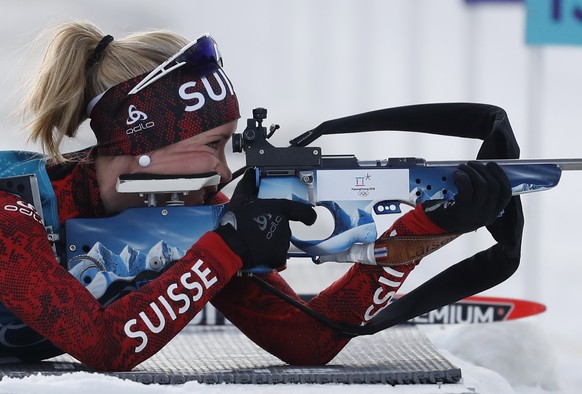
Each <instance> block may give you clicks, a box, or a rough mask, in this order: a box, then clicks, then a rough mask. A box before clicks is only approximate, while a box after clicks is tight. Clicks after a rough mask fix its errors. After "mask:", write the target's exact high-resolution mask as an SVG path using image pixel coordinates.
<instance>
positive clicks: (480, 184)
mask: <svg viewBox="0 0 582 394" xmlns="http://www.w3.org/2000/svg"><path fill="white" fill-rule="evenodd" d="M467 174H468V175H469V178H471V185H472V186H473V201H472V203H473V204H475V205H477V206H479V205H483V204H486V203H487V201H488V200H489V198H490V197H491V195H490V193H491V192H493V193H496V191H495V190H494V189H495V187H496V183H495V182H494V180H492V179H491V178H492V177H491V175H490V174H489V173H488V172H487V169H486V168H485V166H484V165H483V164H482V163H478V162H475V161H472V162H469V163H467ZM491 182H493V185H490V183H491ZM490 187H491V188H493V190H491V189H490Z"/></svg>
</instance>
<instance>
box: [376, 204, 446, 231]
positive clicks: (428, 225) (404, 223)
mask: <svg viewBox="0 0 582 394" xmlns="http://www.w3.org/2000/svg"><path fill="white" fill-rule="evenodd" d="M394 232H396V233H394ZM444 233H445V231H444V230H443V229H442V228H440V227H439V226H437V225H436V224H434V223H433V222H432V221H431V220H430V219H429V218H428V217H427V216H426V213H424V208H423V206H422V204H419V205H417V206H416V208H414V209H413V210H412V211H410V212H407V213H406V214H405V215H403V216H401V217H400V218H398V219H397V220H396V221H395V222H394V224H393V225H392V227H391V228H390V229H389V230H387V231H386V232H385V233H384V236H386V235H437V234H444Z"/></svg>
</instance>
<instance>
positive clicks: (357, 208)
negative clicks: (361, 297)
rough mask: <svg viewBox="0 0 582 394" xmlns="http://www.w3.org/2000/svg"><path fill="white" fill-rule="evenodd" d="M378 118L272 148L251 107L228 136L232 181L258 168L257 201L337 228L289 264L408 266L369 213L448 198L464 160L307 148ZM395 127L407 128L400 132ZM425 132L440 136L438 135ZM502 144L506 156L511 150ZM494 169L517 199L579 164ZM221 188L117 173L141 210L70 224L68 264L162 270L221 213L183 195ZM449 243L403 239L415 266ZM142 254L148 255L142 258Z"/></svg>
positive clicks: (299, 247)
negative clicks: (391, 255) (322, 213)
mask: <svg viewBox="0 0 582 394" xmlns="http://www.w3.org/2000/svg"><path fill="white" fill-rule="evenodd" d="M463 108H465V107H463ZM494 108H497V107H494ZM467 109H468V112H469V114H468V115H467V117H470V116H472V114H471V110H473V109H474V108H473V107H472V106H469V107H467ZM389 110H391V109H389ZM385 111H386V110H385ZM379 112H380V111H377V112H374V113H367V114H360V115H358V116H356V117H350V118H346V119H340V120H338V121H340V122H337V121H328V122H325V123H323V124H322V125H320V126H318V128H316V129H313V130H310V131H308V132H307V133H304V134H302V135H301V136H299V137H298V138H295V139H294V140H292V141H291V145H290V146H289V147H275V146H273V145H272V144H271V143H270V142H269V141H268V140H269V138H270V137H271V136H272V135H273V133H274V132H275V131H276V130H277V129H278V126H277V125H274V126H271V128H270V130H269V131H267V129H266V127H264V126H263V121H264V120H265V119H266V115H267V111H266V109H264V108H257V109H255V110H253V117H252V118H250V119H248V120H247V124H246V128H245V129H244V131H243V132H242V133H238V134H234V135H233V140H232V145H233V151H234V152H235V153H240V152H244V154H245V157H246V166H245V167H244V168H243V169H241V170H239V171H238V172H237V173H238V175H240V174H241V173H242V172H243V170H244V169H246V168H254V170H255V172H256V179H257V186H258V191H259V194H258V196H259V198H285V199H291V200H296V201H301V202H304V203H307V204H312V205H317V206H322V207H324V208H326V209H328V210H329V211H330V212H331V214H332V216H333V219H334V228H333V231H332V233H331V235H329V236H328V237H327V238H324V239H316V240H304V239H299V238H297V237H295V236H294V237H293V238H292V245H293V246H292V248H291V249H290V251H289V256H290V257H308V258H311V259H312V260H313V261H314V262H316V263H321V262H325V261H339V262H342V261H345V262H353V261H359V262H363V263H368V264H377V265H398V264H402V263H405V262H406V259H405V258H404V257H399V259H397V261H394V260H391V259H388V258H385V257H386V256H381V255H378V251H377V250H376V251H375V250H374V248H373V245H374V243H375V241H377V236H378V234H377V230H376V225H375V222H374V214H375V215H394V214H400V213H401V212H402V210H401V204H405V205H408V206H412V207H414V206H416V205H417V204H420V203H422V202H424V201H427V200H451V199H454V197H455V195H456V193H457V189H456V187H455V184H454V179H453V172H454V170H455V169H456V168H457V166H458V165H459V164H460V163H465V162H467V160H464V161H426V160H424V159H420V158H411V157H402V158H390V159H385V160H359V159H358V158H356V157H355V156H354V155H324V154H323V153H322V149H321V148H319V147H308V146H306V145H308V144H310V143H311V142H313V141H314V140H315V139H317V138H318V137H319V136H320V135H323V134H330V133H335V132H361V131H375V130H376V129H380V128H381V127H383V126H384V125H385V124H386V122H385V121H384V120H382V121H381V122H379V123H380V124H377V123H378V122H376V121H375V120H374V119H376V118H378V117H379V116H380V115H381V116H380V118H379V119H385V118H386V114H387V113H388V112H382V113H381V114H380V115H379V114H378V113H379ZM464 112H467V111H463V113H464ZM503 114H504V112H503ZM399 115H402V113H399ZM382 117H384V118H382ZM370 119H371V120H370ZM364 120H365V121H364ZM495 122H497V120H496V121H495ZM495 122H494V123H495ZM437 123H438V122H437ZM354 124H357V126H354ZM396 126H398V127H399V126H400V125H398V124H397V125H396ZM390 127H391V128H388V130H390V129H394V126H390ZM413 128H416V125H415V126H413ZM436 128H437V129H438V128H439V127H436ZM401 129H402V130H407V129H406V127H403V128H401ZM330 130H331V131H330ZM415 131H416V130H415ZM428 132H434V133H440V130H437V131H434V130H429V131H428ZM453 133H454V135H456V136H462V137H465V136H466V135H462V133H464V131H463V132H457V131H454V132H453ZM493 134H495V133H493ZM497 140H499V138H497ZM485 145H487V140H486V141H485V143H484V146H485ZM508 146H509V148H508V149H509V150H511V149H512V146H511V144H508ZM485 148H486V147H485ZM483 161H492V160H483ZM494 161H496V162H497V163H499V164H500V166H501V168H502V169H503V170H504V171H505V172H506V174H507V175H508V177H509V179H510V183H511V187H512V194H513V195H521V194H524V193H530V192H537V191H542V190H548V189H551V188H553V187H554V186H556V185H557V184H558V183H559V181H560V177H561V173H562V171H570V170H582V159H559V160H548V159H544V160H519V159H496V160H494ZM237 173H235V176H234V177H236V176H237ZM234 177H233V178H234ZM218 182H219V176H218V175H217V174H214V173H209V174H202V175H195V176H175V177H174V176H157V175H151V174H138V175H122V176H121V177H120V178H119V181H118V185H117V189H118V191H119V192H121V193H139V194H140V195H143V196H144V197H145V202H146V206H144V207H137V208H130V209H127V210H125V211H123V212H121V213H119V214H118V215H115V216H112V217H107V218H96V219H95V218H91V219H70V220H68V221H67V222H66V261H69V262H71V261H75V260H76V259H79V258H82V257H83V256H86V255H87V254H89V255H91V253H97V254H101V255H103V253H106V254H107V253H108V254H110V253H113V254H117V256H118V257H119V256H121V260H124V261H125V263H121V264H124V265H127V266H128V267H129V268H127V269H128V270H130V271H131V270H132V268H131V264H132V262H135V261H137V260H139V261H140V265H142V266H143V265H144V264H145V268H146V269H151V270H158V269H160V268H161V267H162V266H164V265H165V264H166V263H167V262H168V261H170V260H172V259H175V258H176V256H179V255H180V254H181V253H182V254H183V253H184V251H185V250H187V249H188V248H189V247H190V246H191V245H192V244H193V243H194V242H195V241H196V240H197V239H198V238H200V237H201V236H202V235H203V234H204V233H206V232H207V231H211V230H213V229H214V228H216V227H217V226H218V225H219V223H220V219H221V216H222V214H223V212H224V208H225V206H224V205H214V206H184V205H183V201H181V200H180V196H181V195H184V194H187V193H188V192H189V191H191V190H198V189H200V188H202V187H205V186H211V185H217V184H218ZM160 193H166V194H167V193H170V194H171V195H172V198H171V199H170V202H169V203H168V205H165V206H162V207H158V206H157V199H156V195H157V194H160ZM454 238H455V236H454V235H453V236H451V235H447V236H444V237H424V238H422V239H409V240H406V239H404V240H402V239H400V240H399V241H400V242H403V241H404V242H410V243H411V245H416V249H417V250H420V252H414V256H415V257H416V258H419V257H422V256H424V255H426V254H428V253H431V252H433V251H434V250H436V249H438V248H439V247H441V246H443V245H444V244H446V243H448V242H449V241H450V240H452V239H454ZM385 241H389V239H385ZM104 250H105V251H104ZM374 253H376V255H374ZM140 254H145V257H144V256H140ZM116 259H117V257H116ZM97 260H99V259H97ZM144 261H145V263H144ZM116 264H117V265H119V264H120V263H119V262H117V263H116ZM69 265H70V264H69ZM136 269H137V268H136Z"/></svg>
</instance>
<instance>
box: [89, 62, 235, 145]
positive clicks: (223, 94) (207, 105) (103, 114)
mask: <svg viewBox="0 0 582 394" xmlns="http://www.w3.org/2000/svg"><path fill="white" fill-rule="evenodd" d="M146 75H148V73H145V74H143V75H139V76H137V77H135V78H132V79H129V80H127V81H125V82H122V83H120V84H117V85H115V86H113V87H111V88H110V89H108V90H107V91H106V92H105V93H103V94H102V95H100V96H97V97H96V98H94V99H93V100H92V101H91V102H90V103H89V105H88V107H87V112H88V114H89V117H90V118H91V129H92V130H93V132H94V133H95V136H96V137H97V154H99V155H104V156H116V155H132V156H137V155H141V154H144V153H147V152H150V151H153V150H156V149H159V148H161V147H163V146H166V145H170V144H173V143H176V142H179V141H182V140H185V139H187V138H190V137H193V136H195V135H197V134H200V133H202V132H203V131H207V130H210V129H213V128H215V127H218V126H221V125H223V124H226V123H229V122H231V121H233V120H236V119H238V118H240V113H239V108H238V101H237V98H236V94H235V92H234V89H233V87H232V84H231V82H230V80H229V79H228V77H227V76H226V74H225V73H224V71H223V69H222V68H220V67H219V66H218V65H211V66H206V67H204V68H201V67H190V66H188V65H185V66H183V67H180V68H178V69H176V70H173V71H172V72H170V73H168V74H167V75H166V76H164V78H163V80H160V81H157V82H156V83H152V84H151V85H149V86H147V87H145V88H143V89H142V90H140V91H139V92H137V93H135V94H128V93H129V92H130V91H131V89H132V88H133V87H134V86H135V85H137V84H138V83H139V82H140V81H141V80H142V79H143V78H144V77H145V76H146Z"/></svg>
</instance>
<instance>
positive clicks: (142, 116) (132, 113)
mask: <svg viewBox="0 0 582 394" xmlns="http://www.w3.org/2000/svg"><path fill="white" fill-rule="evenodd" d="M147 119H148V116H147V115H146V113H145V112H142V111H140V110H138V109H137V108H136V106H135V105H133V104H132V105H130V106H129V108H128V109H127V120H126V122H125V123H126V124H127V125H128V126H131V125H134V124H136V123H137V122H140V121H145V120H147ZM154 125H155V123H154V122H153V121H150V122H140V123H138V124H137V125H135V126H133V127H130V128H129V129H127V130H125V134H127V135H130V134H134V133H137V132H140V131H143V130H146V129H151V128H152V127H154Z"/></svg>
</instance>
